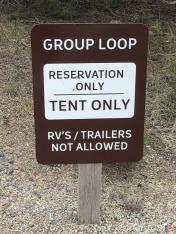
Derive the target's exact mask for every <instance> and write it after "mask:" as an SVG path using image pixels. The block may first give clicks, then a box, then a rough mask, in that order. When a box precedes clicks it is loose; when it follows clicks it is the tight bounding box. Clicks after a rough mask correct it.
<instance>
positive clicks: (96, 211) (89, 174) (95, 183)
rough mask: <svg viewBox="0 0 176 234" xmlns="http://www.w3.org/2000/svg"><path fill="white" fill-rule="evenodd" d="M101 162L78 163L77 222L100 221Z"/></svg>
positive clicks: (89, 222)
mask: <svg viewBox="0 0 176 234" xmlns="http://www.w3.org/2000/svg"><path fill="white" fill-rule="evenodd" d="M101 177H102V163H95V164H93V163H92V164H79V165H78V180H79V204H78V222H79V224H93V223H99V221H100V195H101Z"/></svg>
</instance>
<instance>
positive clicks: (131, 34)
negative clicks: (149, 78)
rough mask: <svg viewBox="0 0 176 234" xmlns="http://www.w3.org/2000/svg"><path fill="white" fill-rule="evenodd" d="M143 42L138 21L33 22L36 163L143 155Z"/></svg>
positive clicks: (145, 37) (145, 33) (145, 35)
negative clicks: (86, 22)
mask: <svg viewBox="0 0 176 234" xmlns="http://www.w3.org/2000/svg"><path fill="white" fill-rule="evenodd" d="M147 46H148V30H147V28H146V27H145V26H144V25H142V24H41V25H37V26H35V27H34V28H33V30H32V64H33V84H34V111H35V130H36V153H37V160H38V162H39V163H42V164H54V163H98V162H106V163H111V162H122V161H138V160H139V159H141V157H142V151H143V132H144V108H145V83H146V65H147Z"/></svg>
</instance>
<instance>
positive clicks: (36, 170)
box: [0, 22, 176, 234]
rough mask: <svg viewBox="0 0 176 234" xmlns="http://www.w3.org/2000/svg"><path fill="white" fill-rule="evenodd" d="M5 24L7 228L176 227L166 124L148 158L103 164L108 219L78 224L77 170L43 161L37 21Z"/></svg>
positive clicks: (175, 181)
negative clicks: (38, 150) (38, 145)
mask: <svg viewBox="0 0 176 234" xmlns="http://www.w3.org/2000/svg"><path fill="white" fill-rule="evenodd" d="M0 26H1V32H2V33H1V35H0V43H1V44H0V47H1V53H0V60H1V62H0V84H1V86H0V95H1V97H0V104H1V112H0V177H1V184H0V197H1V199H0V233H1V234H10V233H27V234H30V233H44V234H45V233H65V234H68V233H83V234H86V233H108V234H109V233H114V234H115V233H117V234H121V233H124V234H127V233H130V234H133V233H135V234H136V233H137V234H140V233H145V234H147V233H150V234H156V233H159V234H160V233H176V167H175V149H174V148H173V147H174V145H176V140H175V139H174V137H173V135H172V133H171V130H170V129H162V128H161V129H158V130H157V131H156V130H153V129H150V131H149V130H147V131H148V134H149V136H150V137H149V140H148V141H147V142H146V145H145V148H144V157H143V159H142V160H141V161H140V162H138V163H131V164H114V165H104V166H103V188H102V197H101V222H100V224H97V225H78V224H77V219H78V217H77V216H78V215H77V206H78V191H77V190H78V178H77V171H76V170H75V168H74V167H73V166H72V165H57V166H43V165H39V164H38V163H37V162H36V159H35V145H34V122H33V121H34V120H33V101H32V78H31V58H30V48H29V46H28V45H29V27H27V26H25V25H21V24H16V25H14V24H12V23H9V22H1V24H0ZM174 225H175V226H174Z"/></svg>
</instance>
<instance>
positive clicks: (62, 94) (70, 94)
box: [54, 93, 124, 96]
mask: <svg viewBox="0 0 176 234" xmlns="http://www.w3.org/2000/svg"><path fill="white" fill-rule="evenodd" d="M116 94H124V93H77V94H76V93H60V94H59V93H56V94H54V95H55V96H72V95H116Z"/></svg>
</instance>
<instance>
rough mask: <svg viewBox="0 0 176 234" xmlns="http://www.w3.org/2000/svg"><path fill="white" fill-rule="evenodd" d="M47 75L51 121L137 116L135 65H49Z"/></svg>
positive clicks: (47, 107) (46, 96)
mask: <svg viewBox="0 0 176 234" xmlns="http://www.w3.org/2000/svg"><path fill="white" fill-rule="evenodd" d="M43 72H44V76H43V77H44V102H45V118H46V119H48V120H61V119H106V118H108V119H109V118H132V117H133V116H134V111H135V83H136V65H135V64H134V63H64V64H61V63H59V64H45V65H44V67H43Z"/></svg>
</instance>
